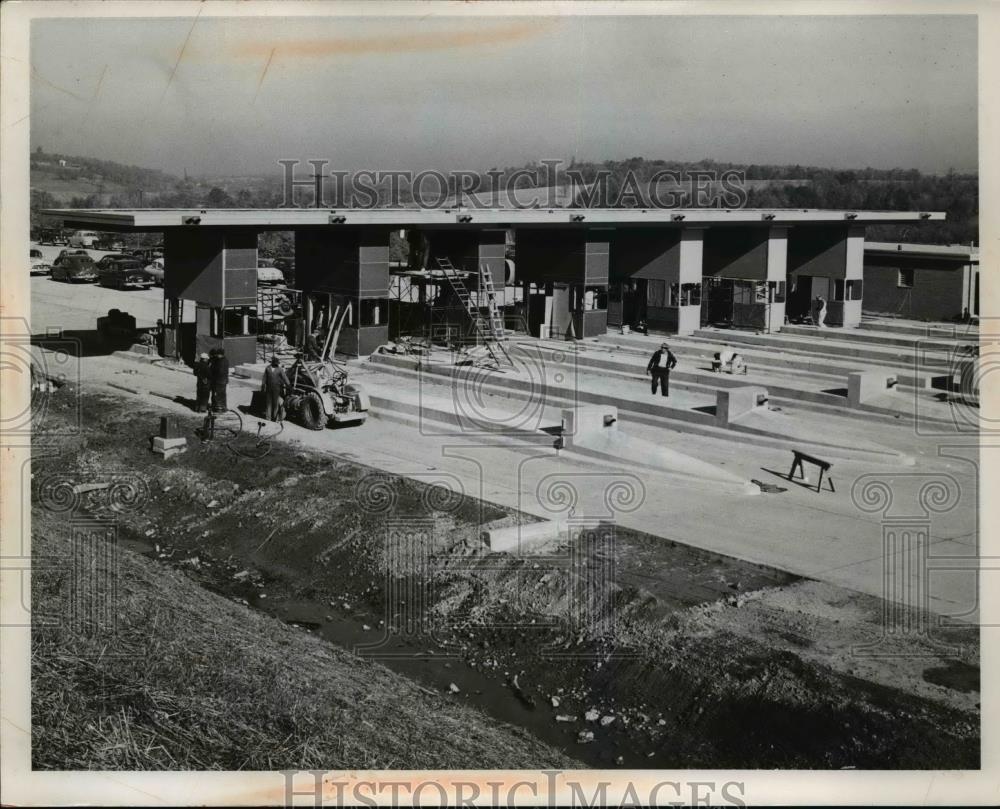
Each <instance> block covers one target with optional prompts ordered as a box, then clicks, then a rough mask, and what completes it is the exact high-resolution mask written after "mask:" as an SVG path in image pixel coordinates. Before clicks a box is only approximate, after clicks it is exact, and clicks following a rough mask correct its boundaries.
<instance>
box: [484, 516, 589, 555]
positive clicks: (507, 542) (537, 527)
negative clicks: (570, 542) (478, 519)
mask: <svg viewBox="0 0 1000 809" xmlns="http://www.w3.org/2000/svg"><path fill="white" fill-rule="evenodd" d="M481 536H482V539H483V541H484V542H485V543H486V544H487V545H488V546H489V549H490V550H491V551H495V552H500V551H503V552H507V553H510V552H512V551H526V552H530V551H533V550H540V549H542V548H544V547H549V546H550V545H552V544H553V543H555V542H557V541H558V540H560V539H568V538H569V528H568V526H567V524H566V523H565V522H554V521H552V520H545V521H543V522H536V523H528V524H526V525H512V526H508V527H506V528H493V529H489V530H486V531H483V532H482V534H481Z"/></svg>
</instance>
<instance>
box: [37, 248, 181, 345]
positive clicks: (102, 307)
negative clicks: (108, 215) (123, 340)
mask: <svg viewBox="0 0 1000 809" xmlns="http://www.w3.org/2000/svg"><path fill="white" fill-rule="evenodd" d="M31 248H32V249H38V250H41V251H42V255H43V256H44V258H45V260H46V261H47V262H48V263H49V264H51V263H52V262H53V261H55V260H56V257H57V256H58V255H59V253H60V252H61V251H62V250H64V249H67V248H64V247H62V246H52V245H44V246H42V245H39V244H36V243H35V242H32V243H31ZM87 253H88V254H89V255H90V257H91V258H93V259H94V261H99V260H100V259H101V258H103V257H104V256H106V255H107V254H108V253H107V251H104V250H88V251H87ZM31 302H32V306H31V328H32V332H33V333H35V334H38V333H43V332H45V331H47V330H49V329H62V330H64V331H73V330H88V329H93V328H95V327H96V325H97V318H98V317H101V316H103V315H106V314H107V313H108V310H109V309H121V310H123V311H126V312H128V313H129V314H131V315H133V316H134V317H135V320H136V326H138V327H139V328H145V327H148V326H155V325H156V321H157V320H158V319H159V318H162V317H163V290H162V289H161V288H160V287H152V288H151V289H122V290H120V289H109V288H107V287H102V286H101V285H100V284H97V283H82V284H70V283H66V282H62V281H53V280H52V278H50V277H49V276H47V275H35V276H32V278H31ZM184 314H185V318H184V319H185V320H186V321H193V320H194V307H193V306H192V307H185V312H184Z"/></svg>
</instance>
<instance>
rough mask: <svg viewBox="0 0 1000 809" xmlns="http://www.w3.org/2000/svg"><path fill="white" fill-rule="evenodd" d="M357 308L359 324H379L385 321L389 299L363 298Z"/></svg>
mask: <svg viewBox="0 0 1000 809" xmlns="http://www.w3.org/2000/svg"><path fill="white" fill-rule="evenodd" d="M358 309H359V313H360V315H359V318H358V325H359V326H381V325H383V324H385V323H386V317H387V316H388V313H389V301H388V300H387V299H385V298H376V299H374V300H363V301H361V303H360V306H359V307H358Z"/></svg>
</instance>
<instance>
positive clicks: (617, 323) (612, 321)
mask: <svg viewBox="0 0 1000 809" xmlns="http://www.w3.org/2000/svg"><path fill="white" fill-rule="evenodd" d="M648 287H649V283H648V280H647V279H645V278H636V279H633V280H631V281H622V282H621V283H618V284H610V285H609V286H608V326H610V327H618V328H621V327H622V326H628V327H630V328H632V329H638V328H639V325H640V324H641V323H645V322H646V305H647V294H648Z"/></svg>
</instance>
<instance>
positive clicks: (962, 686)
mask: <svg viewBox="0 0 1000 809" xmlns="http://www.w3.org/2000/svg"><path fill="white" fill-rule="evenodd" d="M924 679H925V680H926V681H927V682H929V683H934V685H943V686H944V687H945V688H951V689H953V690H954V691H961V692H962V693H964V694H968V693H969V692H970V691H975V692H977V693H978V692H979V667H978V666H970V665H969V664H968V663H963V662H962V661H961V660H953V661H951V662H950V663H948V664H947V665H945V666H936V667H934V668H930V669H926V670H925V671H924Z"/></svg>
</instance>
